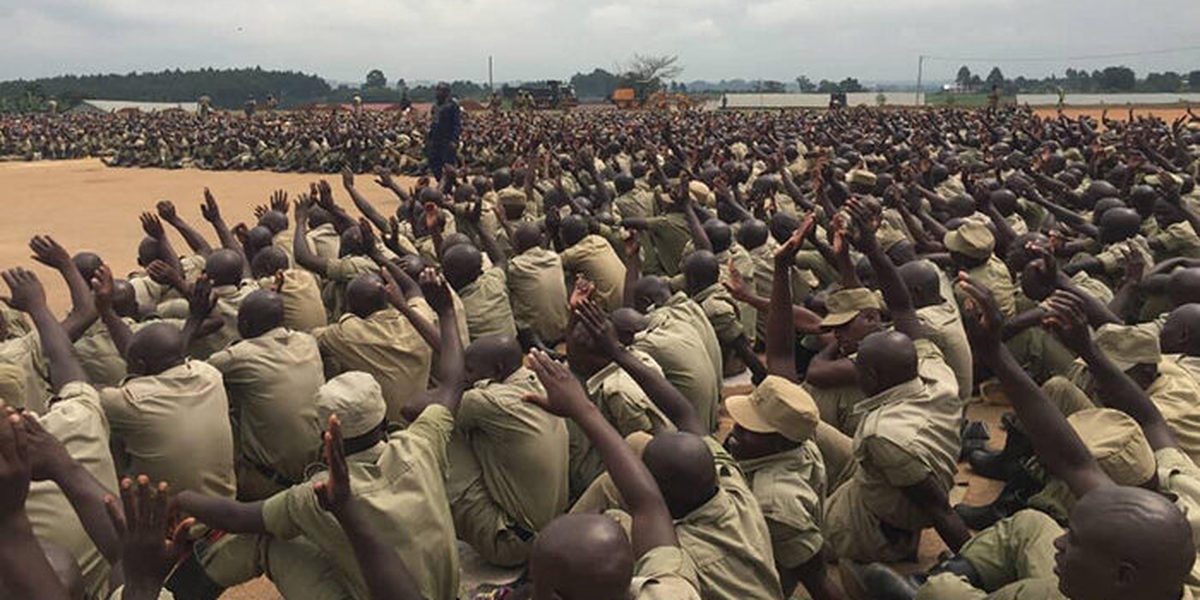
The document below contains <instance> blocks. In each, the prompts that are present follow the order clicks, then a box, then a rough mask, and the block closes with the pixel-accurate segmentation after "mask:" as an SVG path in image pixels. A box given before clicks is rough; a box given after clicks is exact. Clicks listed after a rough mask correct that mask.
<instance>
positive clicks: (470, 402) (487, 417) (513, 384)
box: [450, 367, 569, 531]
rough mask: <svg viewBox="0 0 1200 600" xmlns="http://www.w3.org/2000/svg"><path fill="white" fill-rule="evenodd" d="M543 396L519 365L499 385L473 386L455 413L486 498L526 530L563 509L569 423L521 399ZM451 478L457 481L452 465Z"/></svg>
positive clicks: (530, 372)
mask: <svg viewBox="0 0 1200 600" xmlns="http://www.w3.org/2000/svg"><path fill="white" fill-rule="evenodd" d="M544 393H545V390H543V389H542V385H541V384H540V383H538V380H537V376H535V375H534V374H533V372H532V371H530V370H529V369H526V368H524V367H522V368H520V369H517V370H516V371H515V372H513V374H512V375H509V376H508V378H507V379H505V380H504V381H502V382H495V381H490V380H485V381H482V382H480V383H477V384H475V387H474V388H472V389H469V390H467V392H466V393H465V394H463V398H462V405H461V406H460V407H459V411H458V420H457V430H458V433H460V434H462V435H463V436H464V437H465V438H466V440H467V442H468V443H469V444H470V447H471V450H472V451H473V454H474V455H475V458H476V459H477V460H478V461H479V466H480V468H482V471H483V479H484V484H485V485H486V486H487V490H488V494H489V495H490V496H491V497H492V499H493V500H494V501H495V502H496V504H498V505H499V506H500V507H501V508H502V509H503V510H504V512H505V513H507V515H508V516H509V517H511V518H512V519H513V521H514V522H515V524H516V525H519V526H521V527H523V528H524V529H526V530H528V531H538V530H539V529H541V528H542V527H543V526H545V525H546V524H547V523H549V522H550V521H552V520H553V519H554V518H555V517H557V516H559V515H561V514H563V513H564V512H565V511H566V509H567V488H568V468H569V467H568V456H567V453H568V450H567V448H568V434H567V425H566V423H565V422H564V421H563V420H562V419H561V418H559V417H556V416H554V415H551V414H550V413H548V412H546V411H545V410H542V409H541V408H539V407H537V406H535V405H533V404H530V403H529V402H526V401H524V400H523V399H522V398H523V397H524V396H525V395H526V394H544ZM450 479H451V481H454V480H456V465H454V464H451V465H450ZM452 487H457V486H453V485H452Z"/></svg>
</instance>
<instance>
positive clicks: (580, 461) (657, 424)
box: [567, 350, 675, 498]
mask: <svg viewBox="0 0 1200 600" xmlns="http://www.w3.org/2000/svg"><path fill="white" fill-rule="evenodd" d="M633 352H634V353H635V355H636V356H637V357H638V359H639V360H641V361H642V362H643V363H645V364H647V365H649V366H650V367H651V368H653V369H654V370H655V371H656V372H658V373H659V374H660V375H661V374H662V368H661V367H659V366H658V363H656V362H654V359H653V358H651V357H650V355H649V354H646V353H645V352H641V351H639V350H634V351H633ZM586 387H587V393H588V398H589V399H590V400H591V401H592V403H593V404H595V405H596V407H597V408H599V409H600V414H601V415H604V419H605V420H606V421H608V422H609V424H611V425H612V426H613V428H614V429H616V430H617V433H619V434H621V437H625V436H628V435H629V434H631V433H634V432H635V431H644V432H646V433H649V434H651V435H653V434H655V433H657V432H659V431H673V430H674V429H675V425H674V424H673V423H671V420H670V419H668V418H667V416H666V415H664V414H663V413H662V411H661V410H659V408H658V407H657V406H655V405H654V403H653V402H651V401H650V398H649V397H648V396H646V392H644V391H642V388H641V386H639V385H638V384H637V382H635V381H634V380H633V378H632V377H630V376H629V374H628V373H626V372H625V370H624V369H622V368H621V367H620V366H618V365H617V363H609V365H608V366H606V367H604V368H603V369H600V370H599V371H597V372H596V373H595V374H594V375H592V376H591V377H589V378H588V380H587V382H586ZM567 429H568V431H569V433H570V440H571V497H572V498H574V497H578V496H579V495H580V494H582V493H583V491H584V490H585V489H587V486H588V485H589V484H590V483H591V482H592V480H594V479H595V478H596V477H597V476H599V475H600V474H601V473H603V472H604V459H603V458H602V457H601V456H600V453H599V452H596V449H595V448H594V447H593V446H592V444H591V441H589V440H588V437H587V435H585V434H584V433H583V430H582V429H580V428H579V426H578V425H576V424H575V422H574V421H567Z"/></svg>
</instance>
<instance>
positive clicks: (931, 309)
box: [917, 301, 975, 400]
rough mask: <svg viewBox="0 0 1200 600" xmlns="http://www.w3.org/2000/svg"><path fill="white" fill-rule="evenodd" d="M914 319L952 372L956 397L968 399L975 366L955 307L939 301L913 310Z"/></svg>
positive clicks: (952, 304)
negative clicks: (915, 317)
mask: <svg viewBox="0 0 1200 600" xmlns="http://www.w3.org/2000/svg"><path fill="white" fill-rule="evenodd" d="M917 319H919V320H920V321H921V324H922V325H924V326H925V333H926V335H928V336H929V341H931V342H933V344H934V345H935V346H937V347H938V349H939V350H941V351H942V356H944V357H945V358H946V364H947V365H949V367H950V369H951V370H953V371H954V379H955V381H957V382H958V397H959V398H961V399H962V400H966V399H968V398H970V397H971V390H972V389H973V387H972V386H973V385H974V380H975V365H974V363H973V362H972V360H973V359H972V357H971V344H970V342H969V341H968V340H967V332H966V330H965V329H963V323H962V316H961V315H960V314H959V312H958V306H957V305H955V304H954V303H953V302H952V301H951V302H943V303H941V304H934V305H932V306H925V307H922V308H919V309H917Z"/></svg>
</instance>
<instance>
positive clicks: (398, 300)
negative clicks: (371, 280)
mask: <svg viewBox="0 0 1200 600" xmlns="http://www.w3.org/2000/svg"><path fill="white" fill-rule="evenodd" d="M379 277H380V278H382V279H383V293H384V295H385V296H386V297H387V299H388V302H389V303H391V304H392V305H393V306H395V305H398V304H403V303H404V302H405V301H406V300H407V299H406V298H405V297H404V292H402V291H400V284H398V283H396V278H395V277H392V272H391V271H389V270H388V269H387V267H384V268H382V269H380V270H379Z"/></svg>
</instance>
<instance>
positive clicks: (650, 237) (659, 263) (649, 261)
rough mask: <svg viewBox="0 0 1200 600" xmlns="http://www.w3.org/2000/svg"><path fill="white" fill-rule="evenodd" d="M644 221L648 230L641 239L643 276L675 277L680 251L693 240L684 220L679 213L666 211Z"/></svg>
mask: <svg viewBox="0 0 1200 600" xmlns="http://www.w3.org/2000/svg"><path fill="white" fill-rule="evenodd" d="M646 222H647V225H648V227H647V228H646V230H645V231H644V232H643V235H642V240H641V247H642V269H643V271H644V272H645V274H646V275H663V276H666V277H674V276H675V275H678V274H679V265H680V263H681V262H682V261H683V248H684V246H686V245H687V243H688V242H689V241H691V239H692V234H691V231H690V230H689V229H688V224H687V218H686V217H684V216H683V214H682V213H677V212H668V213H665V214H662V215H660V216H657V217H650V218H648V219H646Z"/></svg>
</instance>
